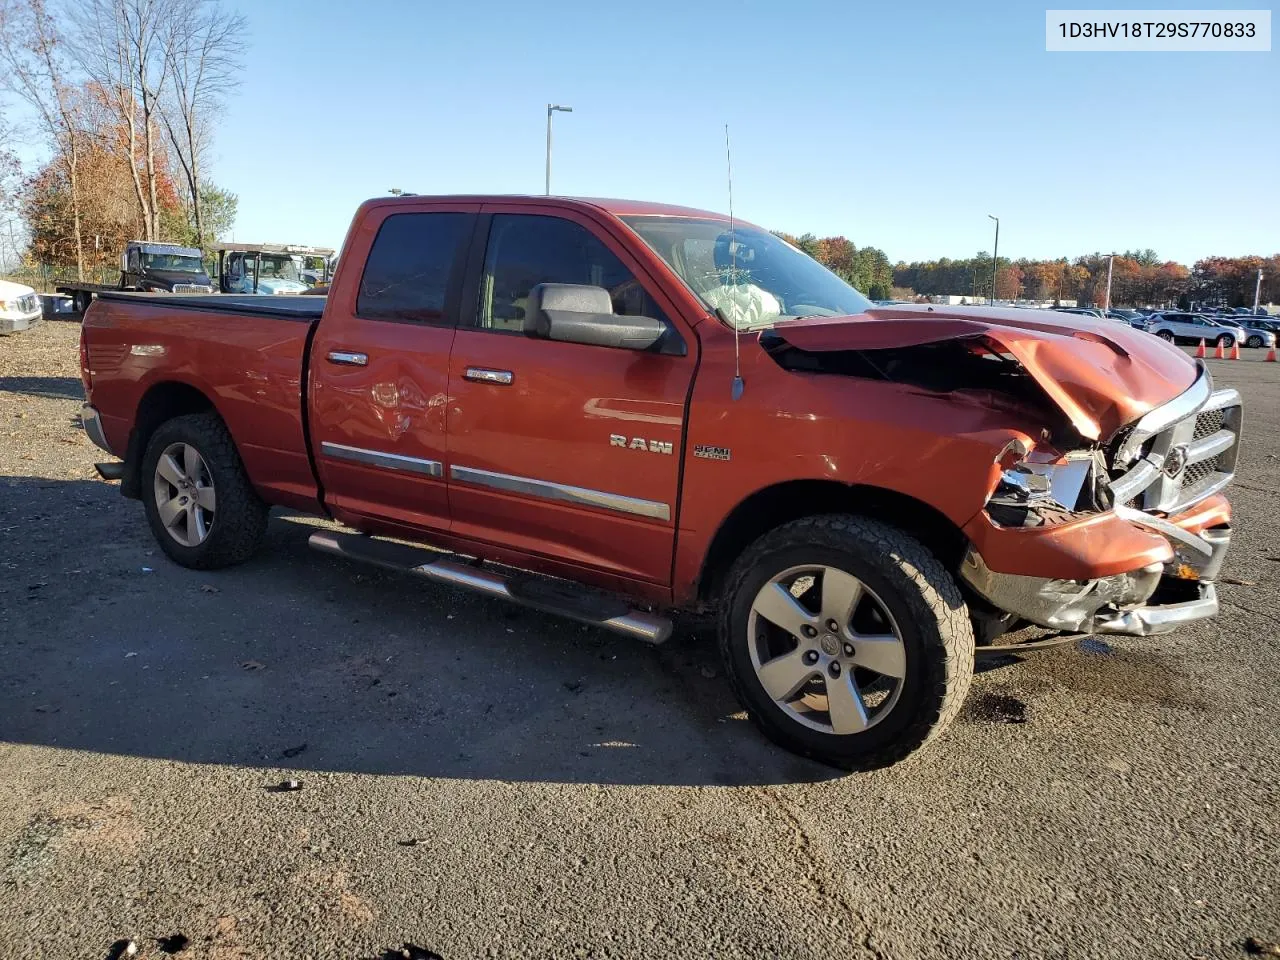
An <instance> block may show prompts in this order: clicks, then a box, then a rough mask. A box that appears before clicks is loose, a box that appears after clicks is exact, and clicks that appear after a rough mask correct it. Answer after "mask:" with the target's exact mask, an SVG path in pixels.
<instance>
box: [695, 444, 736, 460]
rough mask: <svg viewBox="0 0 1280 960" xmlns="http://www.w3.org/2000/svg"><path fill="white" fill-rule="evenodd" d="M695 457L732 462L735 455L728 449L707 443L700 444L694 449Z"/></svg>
mask: <svg viewBox="0 0 1280 960" xmlns="http://www.w3.org/2000/svg"><path fill="white" fill-rule="evenodd" d="M693 455H694V456H695V457H701V458H702V459H703V460H730V459H732V456H733V453H732V451H731V450H730V449H729V448H728V447H713V446H711V445H710V444H707V443H700V444H698V445H697V446H696V447H694V448H693Z"/></svg>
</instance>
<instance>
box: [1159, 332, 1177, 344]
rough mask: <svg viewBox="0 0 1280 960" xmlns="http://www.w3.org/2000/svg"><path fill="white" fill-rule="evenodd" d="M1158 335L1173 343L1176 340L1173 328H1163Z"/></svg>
mask: <svg viewBox="0 0 1280 960" xmlns="http://www.w3.org/2000/svg"><path fill="white" fill-rule="evenodd" d="M1156 336H1157V337H1159V338H1160V339H1161V340H1167V341H1168V342H1169V343H1173V341H1174V337H1173V331H1172V330H1161V331H1159V332H1158V333H1157V334H1156Z"/></svg>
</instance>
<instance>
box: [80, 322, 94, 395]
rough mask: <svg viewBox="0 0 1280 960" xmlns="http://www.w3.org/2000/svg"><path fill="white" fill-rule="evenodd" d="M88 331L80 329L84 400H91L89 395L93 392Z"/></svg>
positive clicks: (81, 374)
mask: <svg viewBox="0 0 1280 960" xmlns="http://www.w3.org/2000/svg"><path fill="white" fill-rule="evenodd" d="M87 334H88V331H87V330H85V328H83V327H81V328H80V382H81V383H82V384H84V398H85V399H86V400H88V399H89V393H90V391H91V390H93V374H91V373H90V372H89V343H88V340H87Z"/></svg>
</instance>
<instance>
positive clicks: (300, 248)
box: [214, 243, 333, 257]
mask: <svg viewBox="0 0 1280 960" xmlns="http://www.w3.org/2000/svg"><path fill="white" fill-rule="evenodd" d="M214 249H215V250H225V251H227V252H229V253H287V254H298V255H299V256H304V257H331V256H333V249H332V248H331V247H308V246H304V245H303V244H300V243H219V244H217V245H216V246H215V247H214Z"/></svg>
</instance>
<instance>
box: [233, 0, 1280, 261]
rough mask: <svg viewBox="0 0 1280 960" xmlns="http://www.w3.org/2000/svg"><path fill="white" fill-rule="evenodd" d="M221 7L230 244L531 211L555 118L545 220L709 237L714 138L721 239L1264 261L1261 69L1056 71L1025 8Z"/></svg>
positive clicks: (1148, 61) (1266, 166)
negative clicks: (396, 210) (376, 198)
mask: <svg viewBox="0 0 1280 960" xmlns="http://www.w3.org/2000/svg"><path fill="white" fill-rule="evenodd" d="M230 2H232V3H233V4H234V3H236V2H237V0H230ZM1166 2H1168V0H1166ZM1058 5H1062V4H1058ZM1239 5H1243V4H1237V6H1239ZM239 6H240V8H241V9H242V10H243V12H244V13H245V15H246V16H247V17H248V20H249V30H248V33H247V35H246V38H245V39H246V49H245V70H244V74H243V85H242V87H241V89H240V91H239V92H238V93H237V94H236V95H234V96H233V97H232V98H230V99H229V100H228V102H227V104H226V119H225V122H224V123H223V124H222V125H221V129H220V132H219V134H218V138H217V142H216V144H215V147H214V154H213V164H212V169H211V173H212V175H213V177H214V179H216V181H217V182H219V183H220V184H222V185H224V186H226V187H228V188H230V189H231V190H233V191H235V192H236V193H237V194H239V197H240V216H239V221H238V223H237V227H236V239H237V240H262V241H272V242H297V243H312V244H323V245H332V246H337V245H338V244H339V243H340V242H341V239H342V237H343V234H344V233H345V230H346V226H347V222H348V220H349V218H350V215H351V213H352V211H353V210H354V208H355V206H356V204H357V203H359V202H360V201H361V200H363V199H365V198H367V197H369V196H373V195H377V194H380V193H385V192H386V190H387V189H388V188H390V187H400V188H402V189H405V190H411V191H415V192H419V193H455V192H470V191H475V192H486V193H487V192H492V193H509V192H514V193H540V192H541V191H542V183H543V151H544V130H545V127H544V125H545V109H546V103H547V102H548V101H555V102H559V103H565V104H571V105H572V106H573V108H574V112H573V113H572V114H557V116H556V137H555V168H554V179H553V184H552V188H553V191H554V192H557V193H566V194H573V195H585V196H623V197H635V198H642V199H652V200H663V201H670V202H675V203H683V204H688V205H692V206H699V207H707V208H711V209H716V210H724V209H725V207H726V185H725V162H724V141H723V136H724V133H723V125H724V124H725V123H726V122H727V123H729V125H730V128H731V133H732V138H733V152H734V157H733V160H734V197H735V207H736V210H735V212H736V213H737V215H739V216H740V217H742V218H744V219H748V220H752V221H755V222H757V223H760V224H762V225H764V226H767V227H770V228H773V229H781V230H787V231H790V232H794V233H800V232H804V231H806V230H807V231H812V232H814V233H817V234H819V235H828V234H844V235H845V236H848V237H849V238H850V239H851V240H853V241H854V242H855V243H856V244H858V245H860V246H861V245H867V244H871V245H875V246H878V247H881V248H882V249H883V250H885V252H886V253H887V254H888V255H889V257H890V258H891V259H893V260H895V261H896V260H900V259H901V260H913V259H923V258H936V257H939V256H966V255H969V254H971V253H973V252H975V251H977V250H979V249H986V250H990V247H991V228H992V223H991V221H990V220H988V219H987V214H988V213H994V214H997V215H998V216H1000V217H1001V234H1000V241H1001V242H1000V249H1001V253H1002V254H1008V255H1009V256H1012V257H1018V256H1030V257H1048V256H1059V255H1072V256H1074V255H1076V254H1080V253H1085V252H1092V251H1095V250H1098V251H1103V252H1106V251H1108V250H1111V249H1126V248H1140V247H1153V248H1155V249H1156V251H1157V252H1158V253H1159V254H1161V255H1162V256H1165V257H1169V258H1174V259H1178V260H1181V261H1184V262H1190V261H1193V260H1195V259H1197V258H1199V257H1201V256H1205V255H1207V254H1211V253H1218V254H1225V255H1237V254H1246V253H1259V254H1268V255H1269V254H1273V253H1275V252H1276V251H1278V250H1280V178H1277V177H1276V170H1277V169H1280V125H1277V123H1276V117H1277V115H1278V114H1280V59H1277V58H1278V57H1280V54H1277V53H1276V52H1274V51H1273V52H1272V53H1251V54H1221V53H1182V54H1143V53H1112V54H1077V53H1071V54H1067V53H1053V54H1051V53H1047V52H1045V50H1044V16H1045V15H1044V6H1043V5H1036V4H1029V3H1018V4H1011V3H987V4H984V5H975V4H966V3H954V2H949V0H934V2H925V3H912V2H894V3H860V2H850V0H843V2H817V0H814V2H806V0H785V2H784V0H775V2H772V3H763V2H761V3H757V2H719V3H704V2H697V0H683V2H669V0H646V2H645V3H641V4H636V3H610V2H600V0H590V2H579V0H550V2H547V0H541V2H522V3H512V2H484V0H474V2H468V3H455V2H449V3H445V2H441V0H427V2H421V3H411V2H404V0H359V2H354V3H353V2H347V0H342V2H339V0H305V2H301V0H299V2H295V0H275V2H271V3H260V2H249V0H241V2H239ZM1123 6H1125V7H1141V6H1143V5H1142V4H1123ZM1188 6H1195V7H1201V8H1203V7H1206V6H1212V5H1211V4H1205V3H1196V4H1189V5H1188ZM1226 6H1230V5H1226Z"/></svg>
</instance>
